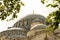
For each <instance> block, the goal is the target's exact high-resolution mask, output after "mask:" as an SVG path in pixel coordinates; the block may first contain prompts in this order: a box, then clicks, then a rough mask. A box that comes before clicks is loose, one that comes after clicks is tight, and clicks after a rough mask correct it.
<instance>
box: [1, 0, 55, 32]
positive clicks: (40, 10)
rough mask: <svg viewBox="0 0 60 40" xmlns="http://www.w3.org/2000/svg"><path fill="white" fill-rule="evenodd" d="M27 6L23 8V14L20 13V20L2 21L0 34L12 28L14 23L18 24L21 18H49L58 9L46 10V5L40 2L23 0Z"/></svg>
mask: <svg viewBox="0 0 60 40" xmlns="http://www.w3.org/2000/svg"><path fill="white" fill-rule="evenodd" d="M22 1H23V2H24V4H25V6H22V7H21V12H20V13H18V14H17V15H18V18H16V19H14V20H11V21H8V22H7V21H0V32H1V31H4V30H7V28H8V27H12V26H13V24H14V23H16V22H17V21H18V20H20V19H21V18H23V17H25V16H26V15H29V14H33V10H34V14H40V15H43V16H45V17H47V16H48V14H49V13H50V12H52V11H54V10H56V9H53V8H51V7H48V8H46V7H45V5H43V4H42V3H41V2H40V0H22Z"/></svg>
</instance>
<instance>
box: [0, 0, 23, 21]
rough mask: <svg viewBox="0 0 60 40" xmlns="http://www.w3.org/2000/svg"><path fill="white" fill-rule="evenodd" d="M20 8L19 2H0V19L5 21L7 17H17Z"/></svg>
mask: <svg viewBox="0 0 60 40" xmlns="http://www.w3.org/2000/svg"><path fill="white" fill-rule="evenodd" d="M21 6H24V4H23V2H21V1H20V0H0V19H1V20H5V19H6V18H7V17H8V16H10V15H12V18H16V17H17V15H16V14H17V13H19V11H20V8H21Z"/></svg>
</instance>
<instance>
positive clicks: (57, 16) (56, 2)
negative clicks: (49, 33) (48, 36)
mask: <svg viewBox="0 0 60 40" xmlns="http://www.w3.org/2000/svg"><path fill="white" fill-rule="evenodd" d="M41 1H42V0H41ZM45 1H46V0H43V1H42V3H43V4H45V3H48V2H45ZM48 1H49V0H48ZM51 1H52V2H51V3H48V5H46V7H49V6H51V7H53V8H56V7H57V8H58V10H56V11H54V12H52V13H50V14H49V15H48V16H47V18H46V22H48V23H51V26H50V28H51V29H53V31H54V30H55V29H57V28H58V27H59V23H60V0H51Z"/></svg>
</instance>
